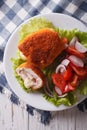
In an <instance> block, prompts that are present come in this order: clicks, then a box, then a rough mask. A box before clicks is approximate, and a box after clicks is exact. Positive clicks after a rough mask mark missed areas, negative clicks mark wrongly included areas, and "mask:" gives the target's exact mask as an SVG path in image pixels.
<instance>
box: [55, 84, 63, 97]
mask: <svg viewBox="0 0 87 130" xmlns="http://www.w3.org/2000/svg"><path fill="white" fill-rule="evenodd" d="M55 91H56V93H57V94H58V95H59V96H60V95H62V91H61V90H60V88H58V87H57V86H55Z"/></svg>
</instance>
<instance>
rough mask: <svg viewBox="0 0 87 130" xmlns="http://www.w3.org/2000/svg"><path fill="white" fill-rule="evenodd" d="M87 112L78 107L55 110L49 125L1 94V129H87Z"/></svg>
mask: <svg viewBox="0 0 87 130" xmlns="http://www.w3.org/2000/svg"><path fill="white" fill-rule="evenodd" d="M86 129H87V113H86V112H85V113H83V112H80V111H78V110H77V109H76V108H74V109H69V110H64V111H60V112H55V114H54V115H53V118H52V120H51V121H50V124H49V125H46V126H45V125H43V124H42V123H40V121H39V118H38V116H37V118H36V116H35V117H34V116H31V115H29V114H28V113H27V112H26V111H25V110H24V109H22V108H20V107H18V106H17V105H14V104H12V103H11V102H10V101H9V100H8V99H7V98H6V97H5V96H4V95H1V94H0V130H86Z"/></svg>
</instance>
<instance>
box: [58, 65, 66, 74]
mask: <svg viewBox="0 0 87 130" xmlns="http://www.w3.org/2000/svg"><path fill="white" fill-rule="evenodd" d="M65 70H66V67H65V66H64V65H62V64H60V65H58V66H57V68H56V73H63V72H64V71H65Z"/></svg>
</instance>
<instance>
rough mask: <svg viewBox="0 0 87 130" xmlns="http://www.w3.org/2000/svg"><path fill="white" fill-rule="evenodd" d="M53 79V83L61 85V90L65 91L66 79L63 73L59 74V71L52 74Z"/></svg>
mask: <svg viewBox="0 0 87 130" xmlns="http://www.w3.org/2000/svg"><path fill="white" fill-rule="evenodd" d="M52 80H53V83H54V84H55V85H56V86H57V87H59V88H60V89H61V91H62V92H63V91H64V88H65V86H66V81H65V80H64V77H63V75H62V74H59V73H55V74H52Z"/></svg>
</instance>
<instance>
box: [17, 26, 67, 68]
mask: <svg viewBox="0 0 87 130" xmlns="http://www.w3.org/2000/svg"><path fill="white" fill-rule="evenodd" d="M18 48H19V50H20V51H21V52H22V54H23V55H24V56H25V57H26V58H27V60H28V62H30V63H33V64H35V65H37V66H38V67H39V68H41V69H42V68H45V67H47V66H48V65H50V64H51V63H52V62H53V61H54V59H55V58H56V57H57V56H58V55H59V54H60V53H61V52H62V51H63V50H64V49H65V44H64V43H63V42H62V40H61V38H60V37H59V35H58V33H57V32H56V31H54V30H53V29H50V28H44V29H40V30H39V31H37V32H34V33H32V34H31V35H28V36H26V37H25V38H24V39H23V41H21V42H20V43H19V44H18Z"/></svg>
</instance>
